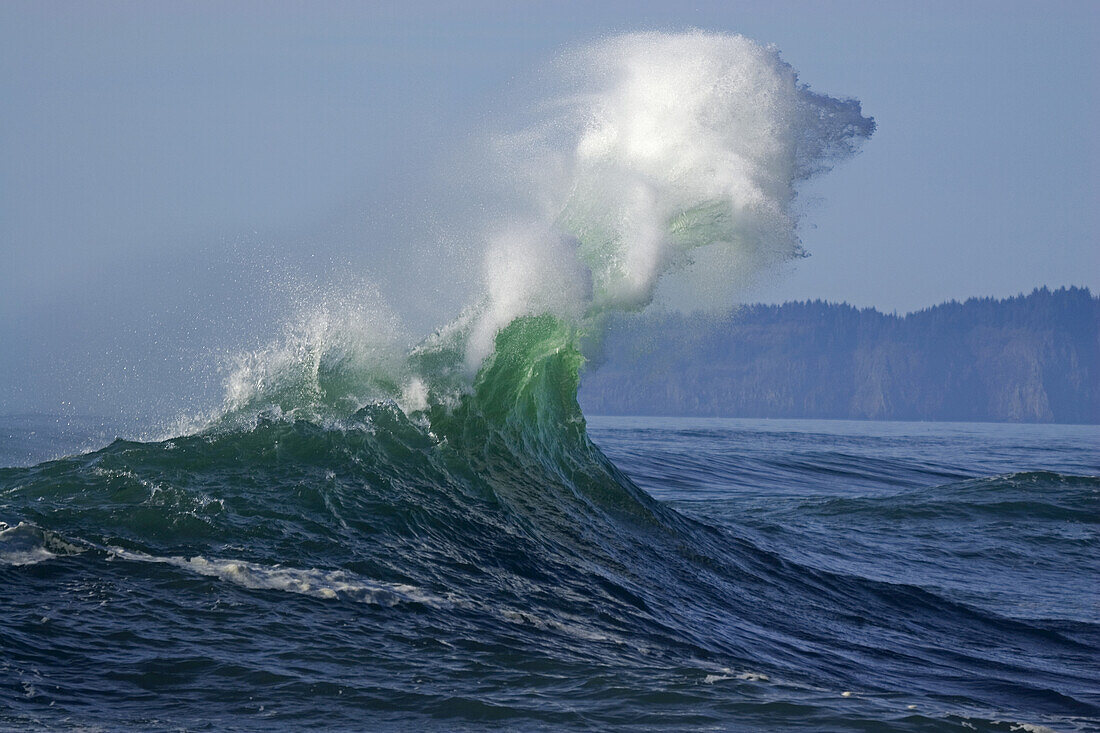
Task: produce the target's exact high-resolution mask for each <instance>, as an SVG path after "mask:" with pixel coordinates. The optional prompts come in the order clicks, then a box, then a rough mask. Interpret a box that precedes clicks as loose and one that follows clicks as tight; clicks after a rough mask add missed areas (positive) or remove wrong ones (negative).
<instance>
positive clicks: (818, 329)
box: [580, 287, 1100, 423]
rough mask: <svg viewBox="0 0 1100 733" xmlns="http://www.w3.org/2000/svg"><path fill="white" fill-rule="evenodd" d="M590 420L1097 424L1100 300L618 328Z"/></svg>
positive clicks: (1066, 292) (1078, 293)
mask: <svg viewBox="0 0 1100 733" xmlns="http://www.w3.org/2000/svg"><path fill="white" fill-rule="evenodd" d="M595 353H596V356H595V358H594V359H593V360H592V362H591V364H590V368H589V369H588V371H587V372H586V374H585V376H584V379H583V381H582V385H581V394H580V398H581V404H582V405H584V407H585V409H586V411H588V412H589V413H591V414H605V415H624V414H629V415H710V416H726V417H791V418H794V417H802V418H851V419H883V420H971V421H1020V422H1066V423H1100V298H1097V297H1096V296H1093V295H1092V294H1091V293H1090V292H1089V290H1088V289H1087V288H1076V287H1071V288H1060V289H1058V290H1049V289H1047V288H1039V289H1037V290H1035V291H1033V292H1032V293H1030V294H1028V295H1019V296H1016V297H1013V298H1006V299H993V298H971V299H970V300H967V301H966V302H963V303H959V302H955V301H952V302H949V303H943V304H941V305H937V306H933V307H931V308H927V309H925V310H921V311H917V312H914V313H909V314H907V315H903V316H898V315H892V314H886V313H881V312H879V311H877V310H875V309H873V308H862V309H860V308H854V307H852V306H850V305H847V304H833V303H826V302H822V301H804V302H796V303H786V304H784V305H779V306H776V305H750V306H744V307H741V308H738V309H736V310H734V311H732V312H730V313H726V314H722V315H706V314H679V313H645V314H641V315H632V316H621V317H618V318H616V319H614V320H613V322H612V323H611V324H610V328H609V330H608V332H607V335H606V336H605V338H604V339H603V342H602V343H601V344H598V345H596V348H595Z"/></svg>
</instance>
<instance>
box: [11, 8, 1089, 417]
mask: <svg viewBox="0 0 1100 733" xmlns="http://www.w3.org/2000/svg"><path fill="white" fill-rule="evenodd" d="M689 28H701V29H704V30H708V31H721V32H733V33H741V34H743V35H746V36H748V37H750V38H753V39H755V40H757V41H760V42H763V43H771V44H775V46H776V47H778V49H779V50H780V52H781V53H782V55H783V58H784V59H785V60H786V61H788V62H789V63H791V64H792V65H793V66H794V67H795V68H796V69H797V70H798V71H799V73H800V78H801V80H802V81H803V82H805V83H807V84H809V85H810V86H811V87H812V88H813V89H814V90H816V91H819V92H822V93H826V94H829V95H832V96H836V97H854V98H857V99H859V100H861V102H862V104H863V111H864V113H865V114H868V115H871V116H873V117H874V118H875V120H876V122H877V125H878V128H877V130H876V132H875V134H874V136H873V137H872V139H871V140H870V141H869V142H868V143H867V144H866V145H865V146H864V148H863V151H862V153H861V154H860V155H858V156H856V157H855V158H853V159H851V160H848V161H845V162H844V163H842V164H841V165H840V166H838V167H837V168H836V169H835V170H833V171H831V172H830V173H828V174H827V175H825V176H822V177H821V178H819V179H816V180H814V181H812V182H811V183H809V184H808V185H806V186H805V187H804V189H803V190H802V192H801V195H800V204H799V211H800V212H801V215H802V226H801V237H802V240H803V246H804V247H805V249H806V250H807V251H808V252H809V253H810V255H811V256H810V257H808V258H806V259H802V260H799V261H798V262H796V263H793V264H792V265H790V266H788V267H786V268H784V269H782V270H781V271H776V272H774V273H772V274H771V275H770V276H769V277H767V278H765V279H764V280H763V281H762V282H761V284H759V285H758V286H757V287H755V288H753V289H751V290H748V291H746V292H745V293H744V295H743V299H744V300H745V301H768V302H782V301H785V300H793V299H807V298H822V299H828V300H833V301H847V302H849V303H853V304H855V305H859V306H874V307H877V308H879V309H880V310H884V311H898V312H907V311H911V310H914V309H919V308H923V307H927V306H929V305H932V304H935V303H938V302H941V301H944V300H948V299H952V298H954V299H965V298H967V297H970V296H1008V295H1015V294H1017V293H1020V292H1027V291H1030V290H1031V289H1032V288H1034V287H1037V286H1041V285H1047V286H1051V287H1057V286H1061V285H1079V286H1088V287H1090V288H1092V290H1093V291H1094V292H1095V291H1097V290H1100V205H1098V202H1100V135H1098V134H1097V132H1096V131H1097V130H1098V129H1100V104H1098V99H1100V58H1098V57H1100V3H1096V2H1090V1H1082V2H1044V3H1038V2H1034V3H1018V2H979V1H973V2H966V3H959V2H926V1H921V2H881V1H878V2H841V1H839V0H833V1H831V2H820V3H805V2H776V1H775V0H767V1H760V2H737V1H736V0H732V1H731V0H725V1H722V2H683V1H676V2H601V3H591V2H558V3H543V4H528V3H498V2H477V1H467V2H435V3H424V2H417V1H416V0H410V1H405V2H401V3H393V4H389V3H382V2H372V3H308V4H307V3H288V2H285V3H280V2H264V3H259V2H233V3H223V2H218V3H214V2H208V3H207V2H195V3H175V2H171V3H169V2H80V3H78V2H43V1H42V0H35V1H34V2H23V1H21V0H7V2H5V3H3V4H0V343H2V344H4V347H3V349H2V350H0V413H15V412H25V411H34V412H54V411H63V410H72V411H77V412H95V413H112V414H121V415H138V414H141V415H144V416H146V417H148V416H151V415H163V414H165V413H167V412H170V411H172V410H178V409H180V407H181V406H187V405H188V404H191V402H192V401H197V402H202V401H203V400H207V401H208V400H210V399H211V398H212V397H211V395H212V390H216V389H217V381H218V374H219V369H220V368H221V366H219V365H222V364H224V355H225V354H227V353H231V352H233V351H235V350H239V349H243V348H249V347H254V346H255V345H256V344H258V343H262V342H263V341H264V340H265V339H267V338H270V337H271V335H272V334H273V333H275V332H277V330H278V329H279V327H280V323H282V320H281V319H285V313H286V312H288V310H289V309H291V308H292V306H293V303H294V302H295V300H296V298H298V297H300V294H301V293H302V292H303V291H304V290H309V289H311V288H317V287H335V288H354V287H359V285H357V283H361V282H363V281H366V282H370V283H373V284H374V286H376V287H377V289H378V291H379V292H380V295H381V297H382V298H383V299H384V300H385V301H386V302H388V303H390V304H391V306H392V307H393V308H394V310H395V311H396V312H397V316H398V317H399V318H400V319H402V320H403V321H404V322H405V323H406V324H408V328H409V329H410V330H411V331H413V332H418V333H419V332H422V331H425V330H427V329H430V328H431V327H432V326H434V325H438V324H439V323H441V322H443V321H444V320H446V319H447V317H449V316H450V315H453V314H454V312H455V311H456V310H457V309H458V308H459V307H460V306H461V305H462V304H463V302H464V298H465V297H466V295H467V294H468V291H469V289H470V287H472V282H473V280H474V279H475V273H473V272H472V271H471V267H470V265H469V262H470V260H471V258H470V257H469V250H470V247H472V246H473V245H472V244H470V243H467V242H464V241H463V237H464V236H465V234H464V231H465V229H464V223H465V222H466V221H467V220H469V218H470V217H471V212H472V211H473V212H476V210H477V206H478V202H477V201H476V197H475V196H474V195H473V194H472V193H471V192H470V191H469V190H468V189H469V187H468V186H466V185H465V177H466V175H467V173H468V172H469V170H470V166H471V159H470V156H471V153H470V151H471V150H472V149H475V148H476V141H478V140H481V139H484V137H485V136H486V134H487V133H488V132H490V131H493V130H500V129H508V127H509V121H510V120H513V119H515V118H516V116H517V115H518V114H519V112H518V111H517V110H518V108H519V107H520V106H522V104H523V100H524V94H525V91H524V90H526V89H528V88H529V87H530V86H531V83H532V80H534V79H537V78H538V76H539V73H540V70H541V69H544V68H546V66H547V64H548V63H550V62H551V61H553V59H555V58H556V57H557V56H558V55H559V54H561V53H562V52H563V51H565V50H567V49H569V48H573V47H576V46H578V45H581V44H584V43H587V42H591V41H594V40H597V39H599V38H601V37H603V36H606V35H608V34H611V33H618V32H625V31H633V30H684V29H689ZM475 163H476V161H475Z"/></svg>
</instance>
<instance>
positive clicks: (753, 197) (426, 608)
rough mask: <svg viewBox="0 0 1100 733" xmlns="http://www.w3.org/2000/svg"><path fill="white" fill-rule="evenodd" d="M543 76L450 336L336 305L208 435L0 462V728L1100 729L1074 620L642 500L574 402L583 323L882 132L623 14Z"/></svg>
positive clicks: (792, 246)
mask: <svg viewBox="0 0 1100 733" xmlns="http://www.w3.org/2000/svg"><path fill="white" fill-rule="evenodd" d="M563 63H564V64H565V65H566V66H567V67H568V68H569V69H570V71H571V73H572V74H573V75H575V77H576V78H575V80H574V82H573V83H574V85H575V86H574V88H575V90H576V91H575V93H574V94H573V95H572V96H570V97H568V98H562V99H560V100H558V102H557V103H556V104H553V105H550V107H551V108H552V110H553V112H552V114H550V115H549V117H548V118H547V119H546V120H544V121H543V122H542V123H540V124H538V125H535V126H533V127H532V128H531V129H529V130H527V131H525V132H523V133H520V134H518V135H514V136H510V137H509V138H507V139H505V140H502V141H501V149H502V150H503V151H504V157H505V158H507V157H508V151H509V150H514V149H516V146H517V145H520V144H521V141H522V149H524V150H527V151H529V152H530V155H529V156H527V157H528V160H529V161H532V162H535V163H537V166H535V167H536V168H537V169H538V171H541V173H538V174H536V173H535V172H532V171H529V170H525V169H523V166H520V165H519V164H515V165H514V170H513V175H514V179H513V180H515V181H525V182H526V184H525V185H526V186H527V189H528V190H529V192H531V193H532V197H531V198H532V202H535V203H538V204H539V206H535V204H534V203H532V205H531V207H530V211H531V212H536V213H535V214H533V215H531V216H525V217H521V218H516V220H515V221H512V222H510V223H508V224H507V225H506V226H503V227H501V228H500V229H499V230H498V231H497V233H496V234H494V235H492V236H490V237H489V239H488V246H487V249H486V252H487V254H486V258H485V276H486V280H485V292H484V295H483V297H482V298H480V299H479V300H478V301H477V302H475V303H474V304H472V305H471V306H470V308H469V309H467V311H466V312H464V313H463V314H462V315H461V316H460V317H459V318H458V319H456V320H455V321H454V322H453V323H451V324H449V325H447V326H446V327H444V328H441V329H440V330H439V331H438V332H437V333H436V334H434V335H433V336H432V337H430V338H428V339H426V340H425V341H423V342H422V343H420V344H419V345H418V346H416V347H415V348H412V349H411V350H405V349H403V348H402V347H401V346H400V339H399V338H397V337H396V336H394V335H393V333H392V331H391V330H390V329H388V328H386V327H384V324H385V322H386V321H385V319H384V318H377V317H374V316H366V315H364V313H362V312H361V311H345V310H342V308H343V306H340V305H334V304H331V303H323V304H321V306H319V307H318V308H317V309H316V310H315V311H314V312H313V313H312V314H310V315H309V317H306V318H303V319H302V321H301V322H300V323H296V324H294V325H293V327H291V328H289V329H288V334H287V337H286V339H285V340H283V341H280V342H277V343H274V344H272V345H271V346H269V347H268V348H266V349H262V350H260V351H257V352H254V353H251V354H246V355H243V356H242V357H241V358H240V360H239V362H238V364H237V367H236V369H235V370H234V371H233V373H232V374H231V376H230V378H229V380H228V385H227V395H226V399H225V404H224V406H223V408H222V409H221V410H220V411H219V413H218V414H217V415H216V416H215V417H213V418H211V419H208V420H205V421H203V422H202V423H201V425H200V426H199V428H197V429H192V430H179V431H177V432H179V433H182V434H179V435H177V436H176V437H172V438H170V439H167V440H162V441H158V442H145V443H138V442H128V441H121V440H119V441H116V442H114V443H112V444H111V445H109V446H107V447H106V448H104V449H102V450H99V451H95V452H91V453H87V454H85V455H80V456H75V457H69V458H64V459H61V460H57V461H53V462H48V463H43V464H41V465H38V466H34V467H30V468H9V469H3V470H0V497H3V505H2V506H3V511H4V513H5V516H4V521H5V522H6V525H5V526H4V527H3V528H2V529H0V605H2V607H3V608H4V609H5V613H6V623H5V624H3V625H2V626H0V645H2V648H3V649H4V655H3V660H2V661H0V670H2V674H3V679H4V680H5V685H4V686H3V687H2V688H0V696H2V699H3V701H4V710H5V712H2V713H0V722H2V723H3V724H5V725H16V726H20V727H34V726H35V725H38V726H42V727H50V726H56V725H63V726H105V727H108V728H125V729H133V728H150V729H156V728H163V727H202V726H208V727H210V726H212V727H214V728H219V729H220V728H236V729H252V728H255V729H261V728H263V729H267V728H270V727H272V726H282V727H293V728H298V727H300V728H306V727H325V728H336V729H340V728H346V729H361V728H362V727H364V726H369V727H372V728H386V727H392V728H395V729H402V728H407V727H409V726H410V725H412V724H418V725H419V724H423V725H434V726H436V727H440V728H446V729H462V728H493V727H499V728H517V727H519V728H526V729H537V728H546V729H558V728H565V727H568V728H581V729H606V728H609V727H615V728H630V727H636V728H656V727H663V728H668V729H677V730H680V729H687V728H713V727H715V726H724V725H725V726H730V725H732V726H733V727H737V726H738V725H742V726H744V727H746V728H748V729H753V728H759V727H761V726H764V727H768V728H777V727H790V728H803V729H808V730H829V729H840V728H860V729H865V728H868V727H874V726H875V725H890V726H895V727H897V728H899V729H912V730H927V729H930V728H935V727H937V726H942V725H944V724H947V723H950V724H957V725H963V724H964V723H965V724H966V725H968V726H971V727H979V728H984V729H988V730H1007V729H1010V726H1009V724H1007V723H999V722H997V720H998V718H999V716H1000V714H1001V713H1009V714H1012V716H1013V719H1023V717H1026V716H1025V715H1024V713H1027V714H1028V715H1032V716H1034V715H1042V716H1048V717H1053V718H1055V719H1057V720H1059V721H1070V722H1073V721H1078V720H1080V719H1088V718H1089V717H1090V716H1092V717H1095V716H1096V715H1097V712H1098V708H1097V703H1096V700H1095V699H1094V696H1093V697H1090V696H1089V695H1090V694H1091V693H1088V691H1087V690H1088V687H1087V684H1086V682H1085V680H1087V679H1089V672H1090V669H1089V665H1090V664H1091V662H1090V661H1089V659H1090V656H1089V655H1090V654H1092V653H1094V652H1095V650H1096V649H1097V643H1096V636H1097V631H1096V625H1095V619H1087V620H1079V619H1078V620H1072V621H1071V620H1050V621H1043V620H1035V619H1032V620H1019V619H1009V618H1006V617H1003V616H1001V615H999V614H997V613H995V612H992V611H987V610H982V609H979V608H977V607H973V606H971V605H967V604H966V603H963V602H960V601H957V600H953V599H952V598H950V597H949V596H946V595H938V594H936V593H934V592H932V591H931V590H929V589H927V588H924V587H922V586H919V585H915V584H909V583H906V582H905V581H904V579H899V580H894V581H891V580H886V579H878V578H873V577H867V576H866V575H859V574H848V573H845V572H839V571H837V570H835V569H829V568H826V567H820V566H819V564H816V563H814V562H811V561H809V560H807V559H799V558H797V557H796V556H794V555H791V554H785V553H784V552H782V551H780V550H779V549H778V548H775V547H770V546H769V544H768V543H767V542H765V541H763V540H762V539H760V537H759V536H758V535H759V531H758V530H757V529H755V528H753V527H751V526H747V525H746V526H745V527H743V528H742V530H743V531H742V530H738V529H737V528H736V527H735V526H733V525H725V526H723V525H719V526H715V523H713V522H705V521H700V520H699V519H698V518H691V517H690V516H688V515H687V514H685V513H683V512H681V511H677V510H676V509H675V508H673V507H671V506H669V505H668V504H665V503H662V502H659V501H657V500H655V499H653V498H651V496H650V494H649V493H647V492H646V491H643V490H642V489H640V488H639V487H638V486H637V485H636V484H635V483H634V482H633V481H632V480H631V479H630V478H628V477H627V476H626V474H624V473H623V472H622V471H621V470H620V469H619V468H617V467H616V465H615V464H613V463H612V462H611V461H609V460H608V458H607V457H606V456H605V455H604V453H603V452H602V451H601V450H600V449H599V448H597V447H596V445H595V444H594V443H593V442H592V441H591V440H590V438H589V436H588V433H587V429H586V420H585V417H584V415H583V414H582V412H581V410H580V408H579V406H578V404H577V400H576V395H577V387H578V383H579V379H580V372H581V368H582V366H583V364H584V356H583V353H584V352H585V350H587V349H593V348H595V347H594V346H593V344H594V343H596V344H598V340H599V331H600V323H601V320H602V317H603V315H604V314H606V313H607V312H608V311H609V310H617V309H629V308H637V307H641V306H644V305H645V304H646V303H649V302H651V300H652V299H653V298H654V297H656V296H657V294H658V290H659V289H660V287H661V284H662V283H663V282H665V281H666V279H667V278H673V279H675V278H676V277H686V278H688V279H689V280H690V279H691V278H695V277H699V278H703V277H704V273H709V274H714V272H718V273H719V274H721V273H722V272H731V271H733V270H745V269H752V268H754V267H758V266H760V264H761V263H764V264H766V263H768V262H773V261H777V260H779V259H783V258H786V257H790V256H794V255H796V254H797V253H798V242H797V237H795V235H794V230H795V229H794V227H795V221H796V219H795V217H794V216H793V215H792V213H791V205H792V201H793V197H794V191H795V185H796V183H797V181H798V180H801V179H803V178H805V177H807V176H809V175H812V174H814V173H817V172H820V171H822V170H824V169H825V168H826V167H828V165H829V164H830V163H831V162H832V161H834V160H836V159H837V158H839V157H843V156H845V155H847V154H850V153H851V152H853V151H854V150H855V148H856V147H857V146H858V143H859V141H860V140H862V139H863V138H865V137H866V136H867V135H868V134H869V133H870V131H871V129H872V127H873V123H871V121H870V120H869V119H866V118H864V117H862V115H861V114H860V112H859V105H858V103H855V102H850V101H838V100H832V99H830V98H827V97H823V96H820V95H817V94H814V93H812V92H810V91H809V90H808V89H806V88H805V87H804V86H802V85H800V84H799V83H798V82H797V78H796V76H795V74H794V72H793V70H791V69H790V67H789V66H787V65H786V64H784V63H783V62H782V61H781V60H780V59H779V57H778V55H777V54H776V53H775V52H774V51H773V50H770V49H766V48H763V47H760V46H758V45H756V44H754V43H752V42H750V41H747V40H745V39H743V38H739V37H729V36H716V35H707V34H701V33H694V34H684V35H671V36H670V35H661V34H643V35H631V36H625V37H620V38H615V39H610V40H608V41H605V42H603V43H601V44H598V45H596V46H594V47H592V48H589V49H585V50H583V51H580V52H578V53H577V54H575V55H572V56H570V57H568V58H567V59H566V61H564V62H563ZM715 262H721V263H723V264H722V267H715V266H712V265H713V263H715ZM731 268H732V269H731ZM704 279H705V278H704ZM719 279H721V278H719ZM700 290H705V288H704V287H702V286H700ZM379 324H383V325H381V326H380V325H379ZM680 465H681V466H682V468H683V470H684V478H687V479H688V480H692V479H691V476H692V475H693V469H692V468H691V466H690V463H689V462H684V463H681V464H680ZM699 470H700V469H698V468H696V469H694V471H695V472H696V473H695V474H694V475H695V476H696V477H698V475H699V474H698V473H697V472H698V471H699ZM853 470H857V469H853ZM811 474H813V475H816V476H818V478H819V479H821V478H822V477H825V476H828V475H829V468H828V467H821V466H818V467H815V468H814V471H812V472H811ZM1060 480H1061V479H1053V480H1051V481H1048V480H1047V479H1046V478H1042V477H1041V478H1040V481H1041V482H1046V483H1053V484H1057V483H1058V481H1060ZM1072 481H1076V482H1077V483H1074V484H1073V486H1074V487H1075V488H1074V489H1073V490H1075V491H1080V492H1082V496H1085V497H1088V496H1092V495H1093V494H1094V493H1095V491H1096V488H1097V487H1096V485H1095V483H1089V482H1090V481H1094V480H1093V479H1085V478H1081V479H1073V480H1072ZM1082 482H1083V483H1082ZM1044 485H1045V484H1044ZM1090 492H1092V493H1090ZM1067 501H1069V500H1067ZM1071 503H1072V502H1071ZM822 511H828V508H827V507H826V508H824V509H822ZM859 511H860V510H858V509H856V510H854V511H853V514H857V515H858V514H859ZM871 511H874V510H871ZM1066 521H1070V520H1069V519H1067V520H1066ZM1037 676H1038V677H1039V678H1041V679H1040V680H1039V681H1035V677H1037ZM852 690H856V691H858V693H859V694H855V693H852ZM853 698H855V699H853ZM910 700H912V701H913V702H912V703H910V702H909V701H910ZM902 703H906V704H905V705H902ZM909 704H914V705H918V706H920V707H919V708H918V709H917V711H916V712H914V711H912V710H910V709H909V708H908V705H909ZM1021 708H1026V710H1021ZM952 716H953V717H952ZM1044 719H1045V718H1044ZM731 721H732V723H731ZM1073 724H1074V725H1076V724H1077V723H1076V722H1073Z"/></svg>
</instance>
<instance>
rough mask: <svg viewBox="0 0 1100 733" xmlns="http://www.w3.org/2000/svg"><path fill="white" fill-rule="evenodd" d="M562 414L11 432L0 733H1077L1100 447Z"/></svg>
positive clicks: (896, 427)
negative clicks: (547, 420) (153, 430)
mask: <svg viewBox="0 0 1100 733" xmlns="http://www.w3.org/2000/svg"><path fill="white" fill-rule="evenodd" d="M556 417H557V418H559V419H560V421H558V422H555V425H556V426H558V427H560V431H559V432H555V433H554V434H552V435H546V434H542V435H540V434H539V433H538V431H534V432H531V431H529V430H528V429H527V428H525V427H524V428H520V429H518V430H509V427H508V426H507V425H506V424H501V423H498V424H497V426H496V427H494V428H487V427H486V423H485V422H484V416H483V417H482V419H480V420H479V419H474V418H472V417H470V416H467V419H466V420H464V421H463V425H462V426H461V429H456V430H454V432H453V433H451V434H450V435H448V436H445V437H444V436H441V435H440V434H438V433H435V434H433V433H434V431H432V430H427V429H424V428H423V427H421V426H417V425H415V424H413V423H412V422H411V421H410V420H408V419H407V418H405V417H404V415H403V413H401V411H400V410H397V409H396V408H395V407H393V406H392V405H378V406H375V407H372V408H368V409H365V410H362V411H360V412H359V413H357V415H356V416H355V417H354V418H353V419H349V420H347V421H345V422H344V423H343V424H341V425H321V424H317V423H315V422H310V421H307V420H288V419H270V420H265V419H259V420H257V421H256V422H255V423H254V424H251V425H249V426H248V427H247V428H232V429H220V430H219V429H211V430H207V431H205V432H201V433H199V434H196V435H192V436H185V437H180V438H175V439H171V440H166V441H161V442H150V443H138V442H127V441H115V442H112V443H110V445H108V446H107V447H105V448H102V449H101V450H97V451H92V452H88V453H83V454H76V455H72V456H69V457H66V458H61V459H59V460H52V461H47V462H44V463H38V464H37V465H27V464H33V463H35V462H37V461H39V460H44V459H46V458H48V457H56V455H57V454H59V453H65V452H66V451H69V450H74V449H77V448H81V449H83V448H87V447H88V445H89V444H93V443H95V442H96V441H100V442H103V433H102V431H103V428H101V427H98V423H97V422H96V421H95V420H91V419H89V420H84V421H79V420H72V419H58V418H45V417H19V418H10V417H9V418H3V419H2V420H0V450H2V451H3V454H2V455H3V457H4V460H5V462H7V463H9V464H23V465H22V466H21V467H13V468H7V469H3V470H0V520H2V521H3V522H5V523H6V525H7V528H6V529H4V530H2V531H0V620H2V623H0V728H3V729H18V730H54V729H56V730H74V729H80V730H112V731H113V730H271V729H298V730H304V729H329V730H407V729H426V730H609V729H615V730H748V731H752V730H807V731H829V730H836V731H856V730H858V731H871V730H883V731H892V730H898V731H939V730H959V731H963V730H979V731H1044V730H1048V729H1049V730H1054V731H1087V730H1100V608H1098V601H1100V597H1098V593H1097V583H1096V580H1097V578H1098V577H1100V552H1098V547H1100V545H1098V536H1097V535H1098V532H1097V528H1098V522H1100V478H1098V475H1100V454H1098V450H1097V447H1098V445H1100V428H1098V427H1095V426H1055V425H995V424H948V423H872V422H839V421H793V420H723V419H674V418H591V419H590V420H588V426H587V428H588V436H589V437H590V438H591V442H590V441H589V440H588V438H586V436H585V432H584V422H583V419H582V418H580V414H579V412H576V413H570V414H568V415H558V416H556ZM570 420H572V422H571V421H570ZM504 423H507V421H504ZM513 427H515V426H513Z"/></svg>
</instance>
